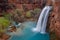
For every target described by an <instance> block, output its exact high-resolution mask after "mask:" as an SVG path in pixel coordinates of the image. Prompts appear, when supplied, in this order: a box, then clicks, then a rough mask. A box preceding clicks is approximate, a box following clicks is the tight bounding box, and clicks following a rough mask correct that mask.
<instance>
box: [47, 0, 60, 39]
mask: <svg viewBox="0 0 60 40" xmlns="http://www.w3.org/2000/svg"><path fill="white" fill-rule="evenodd" d="M47 5H52V6H53V10H52V12H51V14H50V17H49V21H48V22H49V27H50V32H55V35H56V38H57V39H58V40H60V0H49V1H48V2H47ZM53 40H56V39H53Z"/></svg>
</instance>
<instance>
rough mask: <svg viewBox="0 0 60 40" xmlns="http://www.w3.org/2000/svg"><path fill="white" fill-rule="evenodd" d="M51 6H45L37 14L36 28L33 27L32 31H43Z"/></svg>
mask: <svg viewBox="0 0 60 40" xmlns="http://www.w3.org/2000/svg"><path fill="white" fill-rule="evenodd" d="M51 8H52V7H51V6H45V7H44V8H43V10H42V12H41V14H40V16H39V19H38V22H37V25H36V28H33V31H36V32H40V33H45V30H46V25H47V19H48V15H49V11H50V10H51Z"/></svg>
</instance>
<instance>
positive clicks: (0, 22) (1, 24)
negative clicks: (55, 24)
mask: <svg viewBox="0 0 60 40" xmlns="http://www.w3.org/2000/svg"><path fill="white" fill-rule="evenodd" d="M9 24H10V22H9V21H8V20H7V19H5V18H4V17H0V32H5V29H6V28H7V27H8V26H9Z"/></svg>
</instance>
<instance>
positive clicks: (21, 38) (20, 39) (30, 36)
mask: <svg viewBox="0 0 60 40" xmlns="http://www.w3.org/2000/svg"><path fill="white" fill-rule="evenodd" d="M23 24H24V27H25V28H24V29H23V30H22V34H23V35H18V36H16V35H13V36H12V37H11V38H10V40H49V34H48V33H47V34H40V33H38V32H33V31H32V28H34V27H36V22H25V23H23Z"/></svg>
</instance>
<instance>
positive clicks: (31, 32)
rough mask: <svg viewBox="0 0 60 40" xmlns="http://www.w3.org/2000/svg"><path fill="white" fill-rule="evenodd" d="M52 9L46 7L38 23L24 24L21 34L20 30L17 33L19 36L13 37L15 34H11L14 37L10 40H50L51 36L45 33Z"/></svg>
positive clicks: (29, 22)
mask: <svg viewBox="0 0 60 40" xmlns="http://www.w3.org/2000/svg"><path fill="white" fill-rule="evenodd" d="M51 8H52V7H51V6H45V7H44V8H43V10H42V12H41V14H40V16H39V19H38V22H32V21H28V22H24V23H23V26H22V27H24V29H23V30H22V31H21V32H20V30H19V31H18V32H16V34H18V36H16V35H12V34H13V33H12V34H10V35H12V37H11V38H10V39H9V40H49V34H48V33H46V32H45V31H46V25H47V20H48V15H49V11H50V10H51ZM18 29H20V28H18ZM18 29H17V30H18Z"/></svg>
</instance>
